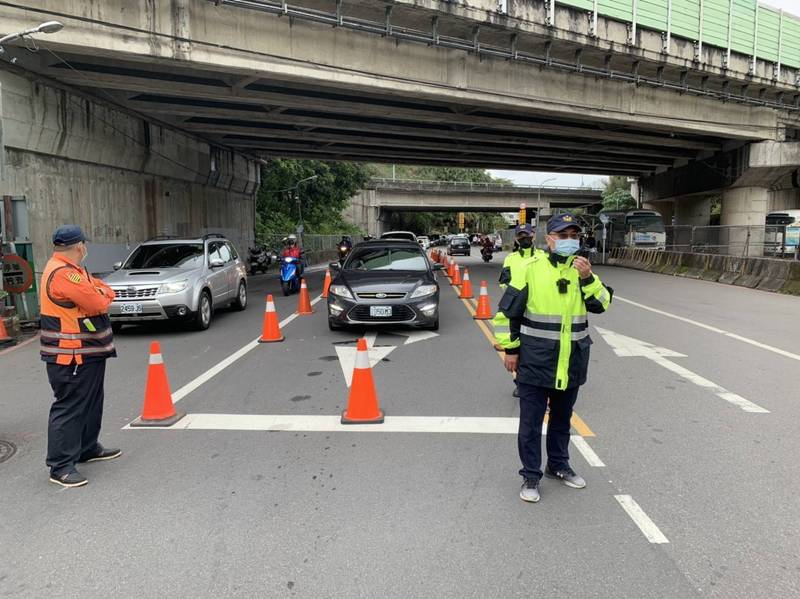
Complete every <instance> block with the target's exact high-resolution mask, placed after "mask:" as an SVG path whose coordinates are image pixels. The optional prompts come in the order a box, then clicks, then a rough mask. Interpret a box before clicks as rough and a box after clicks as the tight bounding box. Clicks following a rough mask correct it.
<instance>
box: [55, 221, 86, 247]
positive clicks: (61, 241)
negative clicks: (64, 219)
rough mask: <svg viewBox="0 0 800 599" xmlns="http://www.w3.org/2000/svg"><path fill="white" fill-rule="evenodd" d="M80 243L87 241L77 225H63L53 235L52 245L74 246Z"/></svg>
mask: <svg viewBox="0 0 800 599" xmlns="http://www.w3.org/2000/svg"><path fill="white" fill-rule="evenodd" d="M81 241H87V239H86V235H84V234H83V231H81V228H80V227H79V226H78V225H64V226H63V227H59V228H58V229H56V232H55V233H53V245H75V244H76V243H79V242H81Z"/></svg>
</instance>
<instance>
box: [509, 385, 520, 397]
mask: <svg viewBox="0 0 800 599" xmlns="http://www.w3.org/2000/svg"><path fill="white" fill-rule="evenodd" d="M511 395H513V396H514V397H519V387H514V391H513V393H511Z"/></svg>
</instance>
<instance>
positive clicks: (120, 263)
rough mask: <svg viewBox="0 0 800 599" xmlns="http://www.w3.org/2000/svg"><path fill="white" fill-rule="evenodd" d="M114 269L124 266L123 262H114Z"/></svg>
mask: <svg viewBox="0 0 800 599" xmlns="http://www.w3.org/2000/svg"><path fill="white" fill-rule="evenodd" d="M112 268H113V269H114V270H119V269H120V268H122V262H114V266H113V267H112Z"/></svg>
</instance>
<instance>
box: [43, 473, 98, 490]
mask: <svg viewBox="0 0 800 599" xmlns="http://www.w3.org/2000/svg"><path fill="white" fill-rule="evenodd" d="M50 482H51V483H55V484H57V485H61V486H62V487H67V488H68V489H71V488H73V487H82V486H83V485H85V484H87V483H88V482H89V481H88V480H87V478H86V477H85V476H84V475H83V474H81V473H80V472H78V471H77V470H72V471H71V472H64V473H62V474H58V475H55V474H51V475H50Z"/></svg>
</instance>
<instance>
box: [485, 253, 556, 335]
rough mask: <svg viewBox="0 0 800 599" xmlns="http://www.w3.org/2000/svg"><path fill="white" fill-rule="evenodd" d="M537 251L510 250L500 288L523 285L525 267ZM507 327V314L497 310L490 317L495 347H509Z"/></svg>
mask: <svg viewBox="0 0 800 599" xmlns="http://www.w3.org/2000/svg"><path fill="white" fill-rule="evenodd" d="M537 252H542V251H541V250H536V249H533V248H529V249H520V250H517V251H514V252H510V253H509V254H508V256H506V258H505V260H503V269H502V270H501V271H500V288H501V289H505V288H506V287H507V286H508V285H509V284H514V283H515V282H517V286H518V287H521V286H522V285H524V282H525V268H526V267H527V265H528V264H529V263H530V260H531V258H532V257H533V256H534V255H535V254H536V253H537ZM542 253H544V252H542ZM509 327H510V323H509V321H508V316H506V315H505V314H504V313H503V311H502V310H498V311H497V312H496V313H495V315H494V318H493V319H492V329H493V331H494V342H495V345H496V346H497V347H500V348H502V349H506V348H507V347H511V329H510V328H509Z"/></svg>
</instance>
